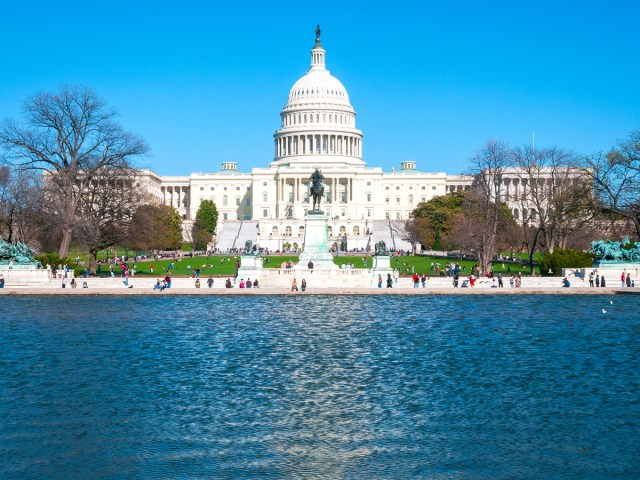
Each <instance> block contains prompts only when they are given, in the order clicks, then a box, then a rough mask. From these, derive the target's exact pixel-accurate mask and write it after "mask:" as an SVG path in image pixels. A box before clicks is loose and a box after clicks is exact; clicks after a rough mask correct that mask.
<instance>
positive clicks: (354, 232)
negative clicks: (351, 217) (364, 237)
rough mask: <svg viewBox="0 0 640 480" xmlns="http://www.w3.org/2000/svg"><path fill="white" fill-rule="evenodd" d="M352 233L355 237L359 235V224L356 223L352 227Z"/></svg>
mask: <svg viewBox="0 0 640 480" xmlns="http://www.w3.org/2000/svg"><path fill="white" fill-rule="evenodd" d="M353 235H354V236H355V237H357V236H358V235H360V227H359V226H357V225H356V226H355V227H353Z"/></svg>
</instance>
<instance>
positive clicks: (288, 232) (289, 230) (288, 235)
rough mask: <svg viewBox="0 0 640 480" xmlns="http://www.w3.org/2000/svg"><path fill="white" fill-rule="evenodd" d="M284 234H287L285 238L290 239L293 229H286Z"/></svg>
mask: <svg viewBox="0 0 640 480" xmlns="http://www.w3.org/2000/svg"><path fill="white" fill-rule="evenodd" d="M284 234H285V236H287V237H290V236H291V227H286V228H285V229H284Z"/></svg>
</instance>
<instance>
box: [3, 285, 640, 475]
mask: <svg viewBox="0 0 640 480" xmlns="http://www.w3.org/2000/svg"><path fill="white" fill-rule="evenodd" d="M610 301H613V304H611V303H610ZM639 307H640V296H635V295H629V296H611V297H609V296H586V295H577V296H526V295H509V296H489V295H487V296H407V297H405V296H375V295H374V296H304V295H296V296H246V297H242V296H211V297H208V296H193V297H191V296H183V297H178V296H171V297H146V296H144V297H135V296H126V297H110V296H109V297H100V296H87V297H79V296H73V297H63V296H60V297H58V296H52V297H44V296H38V297H22V296H21V297H7V296H4V297H2V298H1V303H0V372H1V375H0V395H1V397H0V400H1V401H0V419H1V420H0V421H1V426H2V428H0V478H2V479H34V478H43V479H85V478H86V479H96V478H97V479H100V478H105V479H107V478H108V479H111V478H113V479H120V478H122V479H124V478H127V479H128V478H134V479H136V478H153V479H176V478H230V479H231V478H232V479H243V478H256V479H272V478H332V479H333V478H367V479H372V478H410V479H413V478H428V479H502V478H504V479H507V478H513V479H590V478H620V479H630V478H640V316H639V315H638V309H639ZM603 308H604V309H605V310H606V313H603Z"/></svg>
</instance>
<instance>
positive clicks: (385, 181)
mask: <svg viewBox="0 0 640 480" xmlns="http://www.w3.org/2000/svg"><path fill="white" fill-rule="evenodd" d="M325 53H326V52H325V50H324V48H323V47H322V44H321V43H320V35H319V33H318V34H317V35H316V40H315V44H314V46H313V48H312V50H311V67H310V69H309V70H308V71H307V73H306V75H304V76H303V77H302V78H300V79H299V80H298V81H297V82H296V83H295V84H294V85H293V87H292V88H291V90H290V92H289V96H288V101H287V104H286V105H285V106H284V107H283V109H282V111H281V112H280V118H281V125H280V128H279V129H278V130H277V131H276V132H275V133H274V159H273V161H272V162H271V163H270V164H269V166H267V167H256V168H253V169H252V171H251V172H239V171H238V170H237V166H236V164H235V163H233V162H224V163H222V169H221V170H220V171H218V172H216V173H192V174H191V175H189V176H180V177H177V176H171V177H170V176H158V175H156V174H154V173H153V172H149V171H145V172H144V173H143V177H144V183H145V185H146V188H148V190H149V192H150V193H151V194H152V196H154V197H155V198H156V199H158V200H159V201H161V202H162V203H164V204H167V205H172V206H173V207H175V208H176V209H177V210H178V212H179V213H180V215H181V216H182V218H183V220H184V224H185V229H186V228H188V226H189V225H190V224H191V223H192V221H193V219H194V217H195V214H196V212H197V210H198V207H199V206H200V203H201V202H202V201H203V200H205V199H207V200H213V201H214V202H215V204H216V206H217V208H218V211H219V214H220V216H219V232H218V233H219V234H220V232H222V231H224V230H225V229H227V230H230V229H236V228H237V229H238V234H237V235H236V236H235V239H234V241H233V244H234V245H235V246H238V245H236V241H237V240H238V238H239V237H240V227H237V225H235V224H236V223H237V222H253V223H255V224H256V225H255V229H254V231H253V234H255V235H251V233H250V232H249V234H248V235H249V237H246V238H250V239H252V240H253V241H258V242H259V243H260V245H261V246H262V247H267V248H269V249H271V250H281V249H283V246H284V245H285V244H287V243H289V244H293V243H298V246H299V247H301V246H302V245H301V243H302V239H303V238H304V216H305V213H306V212H307V210H310V209H311V204H310V195H309V187H310V180H309V178H310V176H311V173H312V172H313V171H314V169H315V168H319V169H320V170H321V171H322V174H323V175H324V183H325V189H324V198H323V201H322V205H321V208H322V210H323V211H324V212H325V213H326V214H327V216H328V217H329V224H328V227H329V240H330V243H331V242H334V243H336V244H337V243H342V241H343V240H344V243H345V244H346V246H347V247H348V249H349V250H352V249H354V248H356V249H360V248H366V247H368V246H372V245H373V243H372V242H375V241H377V240H378V238H371V237H372V234H374V235H375V234H377V231H382V230H384V229H385V228H386V227H384V224H385V223H387V224H388V225H389V230H393V228H392V223H395V224H396V227H397V226H398V225H400V224H402V223H403V222H405V221H406V220H408V219H409V218H410V216H411V212H412V211H413V209H414V208H415V207H416V206H417V205H418V203H420V202H425V201H428V200H430V199H431V198H433V197H434V196H438V195H445V194H446V193H449V192H452V191H456V190H466V189H469V188H470V187H471V185H472V182H473V177H470V176H465V175H447V174H445V173H442V172H425V171H421V170H419V169H418V168H417V165H416V162H415V161H410V160H409V161H404V162H402V164H401V167H400V169H397V170H396V169H395V168H394V169H392V171H391V172H383V171H382V169H381V168H379V167H368V166H367V165H366V163H365V161H364V160H363V158H362V142H363V135H362V132H361V131H360V130H358V129H357V128H356V113H355V110H354V108H353V106H352V105H351V103H350V100H349V95H348V93H347V90H346V89H345V87H344V86H343V85H342V83H341V82H340V81H339V80H338V79H337V78H335V77H334V76H332V75H331V74H330V73H329V71H328V70H327V68H326V65H325ZM512 176H513V175H512ZM516 183H517V182H514V181H510V182H509V183H508V184H507V183H506V182H505V189H506V190H507V191H508V192H511V190H509V189H510V188H511V189H513V186H514V185H516ZM516 191H517V190H516ZM509 195H511V193H509ZM512 208H513V209H517V208H520V207H519V206H516V204H515V200H514V205H513V206H512ZM514 213H515V212H514ZM232 224H233V226H232ZM376 225H377V227H376V228H377V230H376V228H373V227H374V226H376ZM381 225H382V226H381ZM245 235H247V233H246V232H245ZM380 235H382V233H380ZM392 235H393V234H392ZM218 236H219V237H220V235H218ZM227 237H228V238H227V240H226V241H224V242H223V245H220V248H221V249H226V248H230V244H229V243H230V242H231V240H230V239H231V237H233V233H231V234H228V235H227ZM251 237H254V238H251ZM397 237H398V238H397V239H396V238H395V237H394V238H393V241H395V240H397V241H398V243H399V244H401V246H398V245H396V248H397V249H400V248H407V247H408V244H407V243H406V242H404V243H402V241H401V239H400V238H399V237H401V235H397ZM380 239H385V240H387V244H389V242H388V239H386V238H380ZM389 245H390V244H389ZM390 246H392V245H390Z"/></svg>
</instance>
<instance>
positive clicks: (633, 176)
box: [584, 130, 640, 237]
mask: <svg viewBox="0 0 640 480" xmlns="http://www.w3.org/2000/svg"><path fill="white" fill-rule="evenodd" d="M584 172H585V174H586V175H588V176H589V178H590V179H591V181H592V183H593V188H594V190H595V195H596V198H597V200H598V201H599V202H600V212H601V213H602V214H603V215H605V216H606V217H608V218H609V220H610V222H611V223H615V222H617V221H619V220H621V219H623V220H626V221H628V222H629V223H631V224H632V225H633V228H634V230H635V234H636V235H637V236H638V237H640V130H635V131H633V132H631V133H630V134H629V136H628V137H627V138H626V139H624V140H620V141H618V143H617V145H616V146H615V147H613V148H612V149H611V150H610V151H609V152H608V153H606V154H603V153H597V154H595V155H593V156H592V157H590V158H588V159H586V161H585V169H584Z"/></svg>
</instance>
